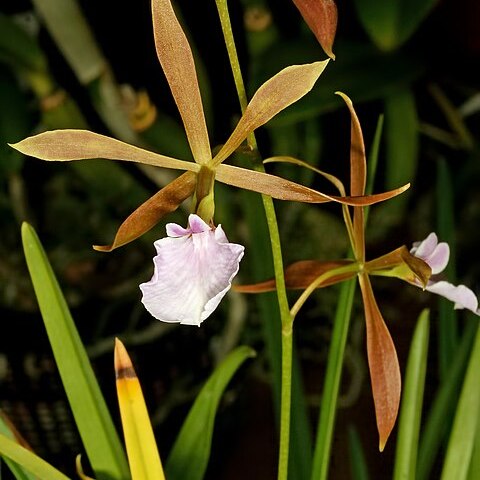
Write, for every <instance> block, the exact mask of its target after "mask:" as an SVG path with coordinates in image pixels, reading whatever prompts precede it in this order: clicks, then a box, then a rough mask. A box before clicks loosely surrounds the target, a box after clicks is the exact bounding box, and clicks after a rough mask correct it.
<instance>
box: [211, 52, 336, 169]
mask: <svg viewBox="0 0 480 480" xmlns="http://www.w3.org/2000/svg"><path fill="white" fill-rule="evenodd" d="M328 62H329V61H328V60H325V61H322V62H315V63H308V64H304V65H290V66H289V67H286V68H284V69H283V70H281V71H280V72H278V73H277V74H276V75H274V76H273V77H272V78H270V79H269V80H267V81H266V82H265V83H264V84H263V85H261V86H260V88H259V89H258V90H257V91H256V92H255V94H254V95H253V97H252V99H251V100H250V102H249V103H248V106H247V108H246V109H245V112H244V113H243V115H242V117H241V118H240V120H239V121H238V123H237V126H236V127H235V130H234V131H233V132H232V134H231V135H230V137H229V138H228V140H227V141H226V142H225V144H224V145H223V146H222V148H221V149H220V150H219V152H218V153H217V154H216V155H215V158H214V159H213V162H214V165H215V166H217V165H219V164H220V163H222V162H223V161H224V160H225V159H226V158H227V157H229V156H230V155H231V154H232V153H233V152H234V151H235V150H236V149H237V148H238V146H239V145H240V144H241V143H242V142H243V140H245V138H247V136H248V135H249V134H250V133H251V132H253V131H254V130H255V129H257V128H258V127H260V126H262V125H264V124H265V123H267V122H268V121H269V120H270V119H271V118H273V117H274V116H275V115H277V113H280V112H281V111H282V110H283V109H285V108H287V107H288V106H290V105H292V104H293V103H295V102H296V101H297V100H299V99H300V98H302V97H303V96H304V95H306V94H307V93H308V92H309V91H310V90H311V89H312V88H313V86H314V85H315V82H316V81H317V79H318V77H319V76H320V75H321V74H322V72H323V71H324V70H325V67H326V66H327V64H328Z"/></svg>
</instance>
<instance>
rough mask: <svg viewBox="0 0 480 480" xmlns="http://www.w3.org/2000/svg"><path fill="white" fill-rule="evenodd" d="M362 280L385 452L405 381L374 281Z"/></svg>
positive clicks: (364, 276) (380, 431)
mask: <svg viewBox="0 0 480 480" xmlns="http://www.w3.org/2000/svg"><path fill="white" fill-rule="evenodd" d="M359 280H360V288H361V290H362V297H363V305H364V308H365V321H366V325H367V352H368V365H369V368H370V380H371V383H372V392H373V400H374V403H375V415H376V418H377V428H378V433H379V436H380V440H379V449H380V451H383V449H384V448H385V444H386V443H387V440H388V437H389V436H390V433H391V432H392V430H393V427H394V426H395V421H396V419H397V414H398V407H399V404H400V394H401V389H402V380H401V376H400V367H399V365H398V358H397V352H396V350H395V345H394V344H393V340H392V337H391V336H390V332H389V331H388V329H387V326H386V325H385V322H384V320H383V318H382V314H381V313H380V310H379V309H378V305H377V302H376V300H375V297H374V295H373V291H372V286H371V284H370V279H369V278H368V275H360V276H359Z"/></svg>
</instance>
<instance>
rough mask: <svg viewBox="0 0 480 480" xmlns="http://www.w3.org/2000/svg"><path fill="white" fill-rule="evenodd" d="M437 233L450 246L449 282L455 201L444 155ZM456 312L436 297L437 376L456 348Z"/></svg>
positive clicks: (452, 268) (453, 255) (445, 369)
mask: <svg viewBox="0 0 480 480" xmlns="http://www.w3.org/2000/svg"><path fill="white" fill-rule="evenodd" d="M435 193H436V202H435V203H436V206H437V212H436V217H437V219H436V220H437V221H436V224H437V232H438V236H439V238H441V239H442V241H443V242H447V243H448V245H449V246H450V261H449V262H448V265H447V267H446V268H445V271H444V275H445V276H446V278H448V279H449V280H450V281H451V282H455V280H456V276H457V275H456V272H455V265H456V252H455V250H456V248H455V244H456V242H455V240H456V237H457V232H456V229H455V200H454V192H453V185H452V174H451V171H450V168H449V167H448V164H447V162H446V160H445V159H444V158H439V159H438V164H437V185H436V192H435ZM457 318H458V314H457V311H456V310H454V309H453V308H452V304H451V302H449V301H448V300H447V299H446V298H439V299H438V358H439V361H438V363H439V373H440V379H443V378H445V376H446V375H447V372H448V368H449V366H450V365H451V363H452V361H453V357H454V355H455V350H456V348H457V345H458V336H459V334H458V322H457Z"/></svg>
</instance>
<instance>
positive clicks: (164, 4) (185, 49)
mask: <svg viewBox="0 0 480 480" xmlns="http://www.w3.org/2000/svg"><path fill="white" fill-rule="evenodd" d="M152 16H153V33H154V38H155V48H156V50H157V56H158V59H159V61H160V64H161V65H162V69H163V73H165V76H166V77H167V81H168V84H169V85H170V90H171V91H172V95H173V98H174V99H175V102H176V104H177V107H178V110H179V112H180V116H181V117H182V120H183V125H184V126H185V131H186V133H187V137H188V142H189V144H190V148H191V149H192V153H193V158H194V159H195V161H196V162H197V163H200V164H206V163H208V161H209V160H210V159H211V151H210V142H209V140H208V132H207V126H206V123H205V115H204V112H203V105H202V99H201V96H200V88H199V86H198V80H197V72H196V70H195V62H194V60H193V54H192V50H191V48H190V44H189V43H188V40H187V37H186V36H185V33H184V31H183V29H182V27H181V26H180V23H179V22H178V19H177V17H176V15H175V12H174V10H173V8H172V4H171V2H170V0H152Z"/></svg>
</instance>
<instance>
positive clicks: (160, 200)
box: [93, 172, 197, 252]
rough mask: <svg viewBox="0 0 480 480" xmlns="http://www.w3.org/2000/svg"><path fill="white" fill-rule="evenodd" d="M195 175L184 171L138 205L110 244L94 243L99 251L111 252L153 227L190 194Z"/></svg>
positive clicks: (193, 188) (194, 182) (193, 186)
mask: <svg viewBox="0 0 480 480" xmlns="http://www.w3.org/2000/svg"><path fill="white" fill-rule="evenodd" d="M196 180H197V175H196V174H195V173H193V172H185V173H184V174H182V175H180V176H179V177H178V178H176V179H175V180H173V181H172V182H170V183H169V184H168V185H166V186H165V187H163V188H162V189H161V190H160V191H159V192H157V193H156V194H155V195H153V197H150V198H149V199H148V200H147V201H146V202H145V203H143V204H142V205H140V206H139V207H138V208H137V209H136V210H135V211H134V212H133V213H132V214H131V215H130V216H129V217H128V218H127V219H126V220H125V221H124V222H123V223H122V224H121V225H120V228H119V229H118V231H117V234H116V235H115V239H114V241H113V243H112V244H111V245H94V246H93V248H94V249H95V250H98V251H99V252H111V251H112V250H113V249H115V248H118V247H121V246H122V245H126V244H127V243H130V242H131V241H133V240H135V239H136V238H138V237H140V236H141V235H143V234H144V233H146V232H148V231H149V230H150V229H151V228H153V227H154V226H155V225H156V224H157V223H158V222H159V221H160V220H161V219H162V218H163V217H164V216H165V215H166V214H167V213H170V212H173V211H175V210H176V209H177V208H178V206H179V205H180V204H181V203H182V202H183V201H184V200H185V199H187V198H188V197H189V196H190V195H192V193H193V191H194V190H195V184H196Z"/></svg>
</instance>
